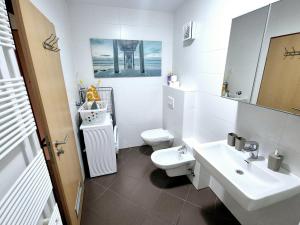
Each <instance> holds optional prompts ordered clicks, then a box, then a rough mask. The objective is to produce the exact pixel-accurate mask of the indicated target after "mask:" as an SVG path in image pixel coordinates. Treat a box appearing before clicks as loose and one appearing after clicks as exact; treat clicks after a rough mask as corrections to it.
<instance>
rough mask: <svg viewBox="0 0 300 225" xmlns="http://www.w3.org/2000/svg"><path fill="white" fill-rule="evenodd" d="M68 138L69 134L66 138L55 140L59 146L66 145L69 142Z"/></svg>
mask: <svg viewBox="0 0 300 225" xmlns="http://www.w3.org/2000/svg"><path fill="white" fill-rule="evenodd" d="M68 139H69V136H68V135H66V136H65V139H64V140H63V141H55V143H54V145H55V147H56V148H57V146H59V145H65V144H67V142H68Z"/></svg>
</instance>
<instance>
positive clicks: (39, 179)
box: [0, 151, 52, 225]
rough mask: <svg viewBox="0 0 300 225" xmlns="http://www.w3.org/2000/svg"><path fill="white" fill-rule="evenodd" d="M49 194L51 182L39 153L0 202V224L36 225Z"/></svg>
mask: <svg viewBox="0 0 300 225" xmlns="http://www.w3.org/2000/svg"><path fill="white" fill-rule="evenodd" d="M51 192H52V184H51V180H50V177H49V174H48V170H47V166H46V163H45V160H44V155H43V152H42V151H40V152H39V154H38V155H37V156H36V157H35V159H34V160H33V161H32V162H31V163H30V165H29V166H28V167H27V168H26V170H25V171H24V172H23V173H22V175H21V176H20V177H19V179H18V180H17V181H16V182H15V184H14V185H13V186H12V187H11V189H10V190H9V191H8V193H7V194H6V195H5V197H4V198H3V199H2V200H1V202H0V224H1V225H19V224H20V225H23V224H24V225H29V224H30V225H31V224H32V225H33V224H37V222H38V220H39V218H40V216H41V213H42V211H43V210H44V207H45V205H46V203H47V200H48V198H49V196H50V194H51Z"/></svg>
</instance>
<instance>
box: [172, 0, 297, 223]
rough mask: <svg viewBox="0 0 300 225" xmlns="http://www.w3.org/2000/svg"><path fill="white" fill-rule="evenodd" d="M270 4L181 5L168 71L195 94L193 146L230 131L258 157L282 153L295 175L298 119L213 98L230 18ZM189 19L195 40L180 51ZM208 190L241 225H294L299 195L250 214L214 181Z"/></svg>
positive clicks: (217, 1)
mask: <svg viewBox="0 0 300 225" xmlns="http://www.w3.org/2000/svg"><path fill="white" fill-rule="evenodd" d="M284 1H289V0H284ZM271 2H272V1H271V0H269V1H268V0H266V1H262V0H245V1H240V0H226V1H225V0H201V1H199V0H190V1H186V2H185V3H184V4H183V5H182V6H181V7H180V8H179V9H178V10H177V12H176V14H175V18H174V20H175V22H174V50H173V52H174V57H173V59H174V61H173V68H174V72H175V73H177V74H178V75H179V76H180V79H181V82H182V83H183V86H184V87H186V88H196V89H198V95H197V103H196V108H197V111H196V127H195V132H194V137H195V138H196V139H197V140H198V141H200V142H209V141H216V140H221V139H225V138H226V135H227V133H228V132H231V131H235V132H237V133H239V134H240V135H243V136H245V137H246V138H248V139H253V140H257V141H258V142H259V143H260V144H261V149H262V151H261V154H264V155H268V154H269V153H270V152H272V151H274V150H275V148H279V149H280V150H281V151H282V152H283V153H284V154H285V157H286V158H285V163H286V164H288V167H289V168H290V170H291V171H292V172H293V173H295V174H297V175H299V176H300V163H299V162H300V147H299V146H300V138H299V133H300V117H296V116H292V115H288V114H284V113H281V112H276V111H272V110H268V109H264V108H259V107H255V106H251V105H247V104H243V103H237V102H234V101H231V100H227V99H223V98H221V97H219V96H220V92H221V85H222V81H223V72H224V67H225V62H226V54H227V47H228V40H229V34H230V24H231V19H232V18H234V17H236V16H239V15H242V14H244V13H247V12H249V11H252V10H255V9H256V8H259V7H262V6H264V5H266V4H268V3H271ZM273 2H274V1H273ZM189 20H194V21H195V22H196V24H197V29H198V30H197V34H198V35H197V38H196V40H195V41H194V42H193V43H191V44H190V45H189V46H185V47H184V46H183V44H182V25H183V24H184V23H186V22H187V21H189ZM211 187H212V188H213V190H214V191H215V192H216V193H217V194H218V196H219V197H220V198H221V199H222V200H223V201H224V202H225V204H226V205H227V206H228V207H229V209H230V210H231V211H232V213H233V214H234V215H235V216H236V217H237V218H238V219H239V220H240V222H242V224H247V225H297V224H298V223H299V220H300V214H299V211H300V196H296V197H294V198H293V199H289V200H286V201H283V202H281V203H279V204H275V205H273V206H271V207H267V208H264V209H261V210H258V211H254V212H251V213H250V212H247V211H245V210H243V209H242V208H241V207H240V206H239V205H238V204H237V203H236V202H235V201H234V200H233V199H232V198H231V197H230V196H229V195H228V194H227V193H226V191H225V190H224V189H223V188H222V186H220V185H219V184H218V182H216V181H215V180H212V184H211ZM287 209H288V210H287Z"/></svg>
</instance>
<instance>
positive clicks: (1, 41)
mask: <svg viewBox="0 0 300 225" xmlns="http://www.w3.org/2000/svg"><path fill="white" fill-rule="evenodd" d="M0 45H2V46H6V47H11V48H15V44H14V40H13V36H12V33H11V29H10V24H9V19H8V15H7V11H6V6H5V1H4V0H0Z"/></svg>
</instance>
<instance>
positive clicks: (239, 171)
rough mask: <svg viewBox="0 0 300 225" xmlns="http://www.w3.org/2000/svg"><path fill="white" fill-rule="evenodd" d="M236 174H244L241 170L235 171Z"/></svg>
mask: <svg viewBox="0 0 300 225" xmlns="http://www.w3.org/2000/svg"><path fill="white" fill-rule="evenodd" d="M235 172H236V173H237V174H239V175H243V174H244V172H243V171H242V170H236V171H235Z"/></svg>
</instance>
